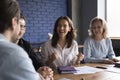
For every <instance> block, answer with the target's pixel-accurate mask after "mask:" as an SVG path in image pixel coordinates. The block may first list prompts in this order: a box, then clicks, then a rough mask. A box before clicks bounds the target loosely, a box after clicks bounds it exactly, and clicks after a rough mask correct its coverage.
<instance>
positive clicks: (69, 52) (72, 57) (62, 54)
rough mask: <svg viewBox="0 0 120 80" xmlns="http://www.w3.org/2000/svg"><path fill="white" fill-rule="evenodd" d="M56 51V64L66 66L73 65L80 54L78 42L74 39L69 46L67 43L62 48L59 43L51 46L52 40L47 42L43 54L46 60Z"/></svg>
mask: <svg viewBox="0 0 120 80" xmlns="http://www.w3.org/2000/svg"><path fill="white" fill-rule="evenodd" d="M54 52H56V53H57V55H58V59H56V60H55V61H54V65H55V66H56V67H58V66H66V65H73V64H75V62H76V59H77V55H78V53H79V52H78V44H77V42H76V41H73V43H72V45H71V46H70V47H69V48H67V44H66V45H65V47H64V48H62V47H61V46H60V45H59V44H57V47H56V48H54V47H52V46H51V41H48V42H46V43H45V45H44V46H43V47H42V56H43V59H44V60H45V61H47V60H48V57H49V56H51V55H52V54H53V53H54Z"/></svg>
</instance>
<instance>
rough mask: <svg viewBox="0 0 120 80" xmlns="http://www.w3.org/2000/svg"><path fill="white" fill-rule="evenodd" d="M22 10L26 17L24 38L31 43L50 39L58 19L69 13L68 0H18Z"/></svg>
mask: <svg viewBox="0 0 120 80" xmlns="http://www.w3.org/2000/svg"><path fill="white" fill-rule="evenodd" d="M18 2H19V4H20V7H21V11H22V13H23V15H24V16H25V17H26V22H27V24H26V27H27V29H26V33H25V35H24V37H23V38H24V39H25V40H27V41H29V42H30V43H41V42H44V41H47V40H48V33H49V32H50V33H53V27H54V23H55V21H56V19H57V18H58V17H60V16H66V15H67V0H18Z"/></svg>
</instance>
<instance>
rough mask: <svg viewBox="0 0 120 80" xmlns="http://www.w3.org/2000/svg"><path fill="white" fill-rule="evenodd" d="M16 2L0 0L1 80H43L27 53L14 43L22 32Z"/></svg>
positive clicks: (13, 0)
mask: <svg viewBox="0 0 120 80" xmlns="http://www.w3.org/2000/svg"><path fill="white" fill-rule="evenodd" d="M19 19H20V8H19V4H18V2H17V1H16V0H0V80H41V79H42V78H41V79H40V76H39V75H38V73H37V72H36V71H35V69H34V67H33V65H32V61H31V60H30V59H29V57H28V55H27V53H26V52H25V51H24V50H23V49H22V48H21V47H19V46H17V45H16V44H13V43H12V42H16V41H17V36H18V34H19V31H20V24H19Z"/></svg>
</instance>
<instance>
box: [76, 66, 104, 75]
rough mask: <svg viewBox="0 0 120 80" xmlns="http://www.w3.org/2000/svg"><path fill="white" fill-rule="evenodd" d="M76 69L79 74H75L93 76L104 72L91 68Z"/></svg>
mask: <svg viewBox="0 0 120 80" xmlns="http://www.w3.org/2000/svg"><path fill="white" fill-rule="evenodd" d="M75 69H76V70H77V72H76V73H74V74H92V73H96V72H100V71H103V70H102V69H98V68H94V67H90V66H81V67H75Z"/></svg>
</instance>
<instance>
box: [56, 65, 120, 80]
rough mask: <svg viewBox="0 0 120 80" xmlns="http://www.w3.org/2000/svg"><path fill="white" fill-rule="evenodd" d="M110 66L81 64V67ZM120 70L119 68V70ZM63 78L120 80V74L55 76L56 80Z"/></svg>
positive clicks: (98, 73)
mask: <svg viewBox="0 0 120 80" xmlns="http://www.w3.org/2000/svg"><path fill="white" fill-rule="evenodd" d="M107 65H108V64H101V63H85V64H80V66H92V67H96V66H107ZM118 69H119V68H118ZM61 78H68V79H70V80H82V79H81V78H83V80H120V74H119V73H114V72H108V71H105V70H103V71H100V72H97V73H94V74H79V75H75V74H58V73H55V74H54V79H55V80H59V79H61Z"/></svg>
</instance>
